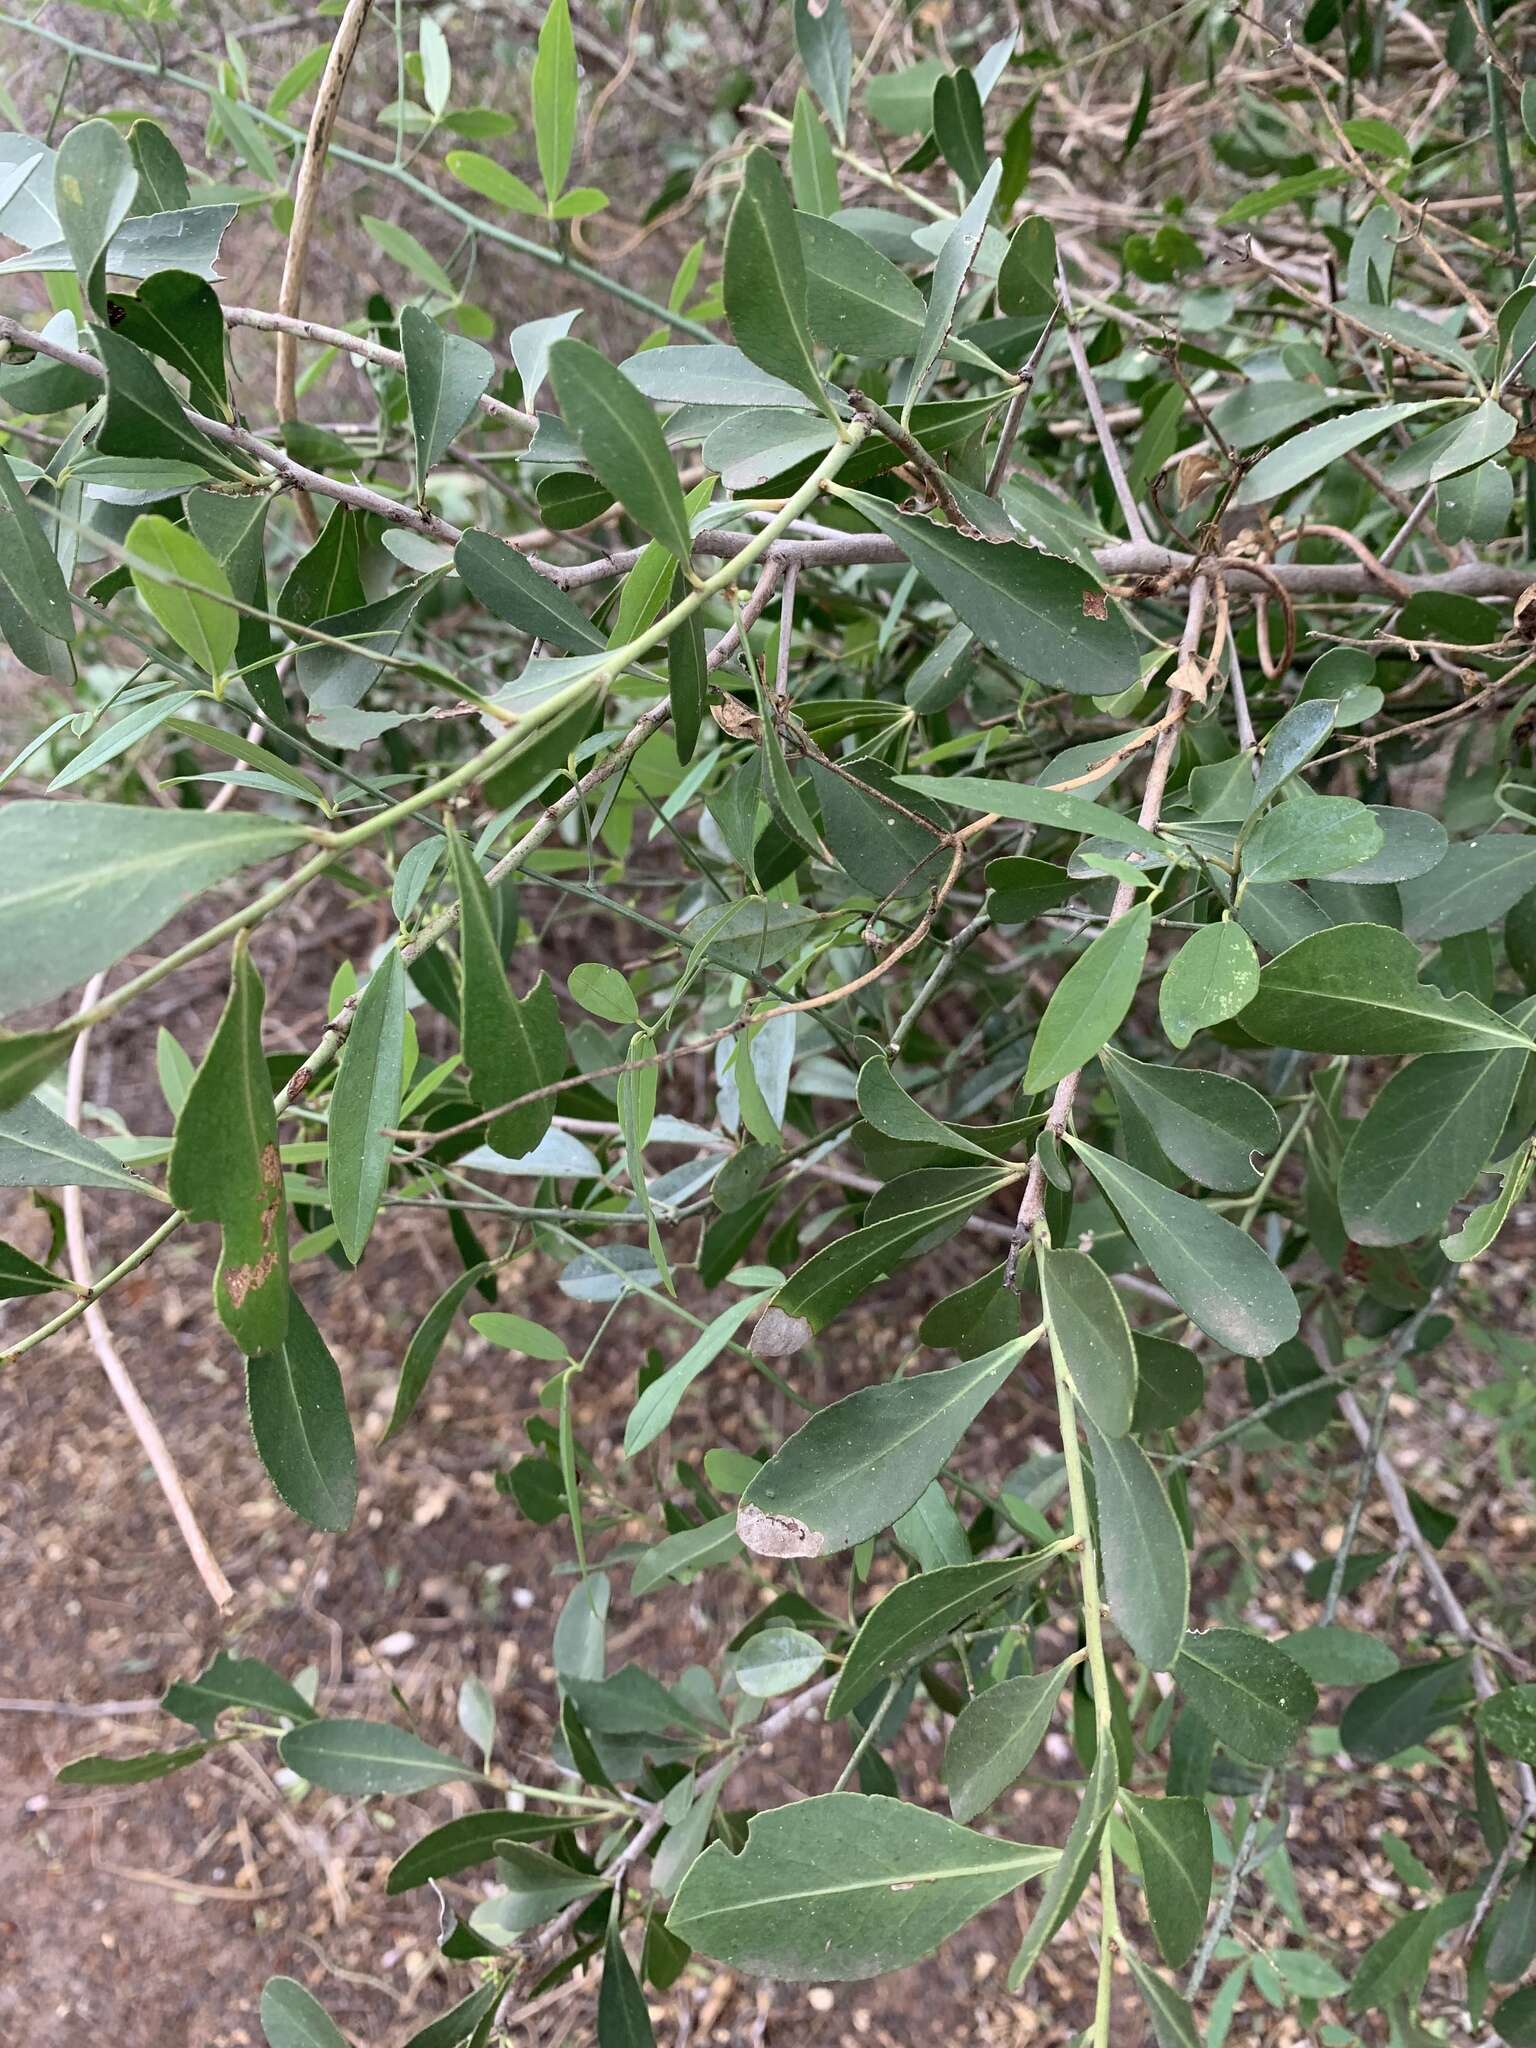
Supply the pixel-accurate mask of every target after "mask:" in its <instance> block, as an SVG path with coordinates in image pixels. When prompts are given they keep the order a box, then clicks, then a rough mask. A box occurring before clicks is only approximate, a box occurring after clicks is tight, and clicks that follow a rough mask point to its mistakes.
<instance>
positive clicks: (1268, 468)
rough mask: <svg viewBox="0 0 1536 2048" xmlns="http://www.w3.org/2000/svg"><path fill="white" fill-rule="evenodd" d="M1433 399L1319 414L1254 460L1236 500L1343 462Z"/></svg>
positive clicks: (1275, 492)
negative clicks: (1279, 445) (1281, 444)
mask: <svg viewBox="0 0 1536 2048" xmlns="http://www.w3.org/2000/svg"><path fill="white" fill-rule="evenodd" d="M1433 403H1434V401H1433V400H1432V399H1427V398H1419V399H1407V400H1404V401H1403V402H1402V403H1400V404H1397V405H1368V406H1363V407H1362V408H1361V409H1360V410H1359V411H1357V412H1352V413H1348V414H1346V416H1345V417H1344V418H1343V419H1337V420H1322V421H1320V422H1319V424H1318V425H1317V426H1315V427H1308V428H1307V429H1306V431H1305V432H1304V433H1301V434H1297V435H1296V436H1295V437H1294V439H1292V440H1289V441H1287V442H1286V443H1285V445H1284V447H1283V448H1276V449H1275V450H1273V452H1272V453H1270V454H1268V455H1266V456H1265V457H1264V458H1263V459H1262V461H1259V462H1257V463H1255V464H1254V466H1253V468H1252V469H1251V470H1249V472H1248V474H1247V476H1245V477H1244V478H1243V481H1242V482H1241V483H1240V484H1239V485H1238V488H1237V494H1236V496H1235V498H1234V499H1233V503H1234V505H1258V504H1261V503H1262V502H1263V501H1264V499H1266V498H1278V497H1279V496H1280V495H1281V494H1282V493H1283V492H1285V491H1293V490H1294V489H1295V488H1296V486H1297V485H1298V484H1304V483H1306V482H1307V481H1308V480H1309V479H1310V478H1312V477H1314V476H1316V475H1317V474H1318V472H1319V471H1320V470H1324V469H1327V468H1328V467H1329V466H1330V465H1331V464H1333V463H1335V462H1341V461H1342V460H1343V459H1344V457H1345V456H1346V455H1348V454H1349V453H1350V452H1351V451H1352V450H1353V449H1356V448H1360V447H1363V446H1364V444H1365V443H1366V442H1367V441H1372V440H1374V439H1375V438H1376V436H1377V435H1378V434H1384V433H1385V432H1386V431H1387V429H1388V427H1395V426H1396V425H1397V424H1398V423H1399V422H1400V421H1402V420H1408V419H1412V418H1413V417H1414V415H1415V414H1416V413H1421V412H1425V411H1427V410H1428V408H1429V406H1430V405H1432V404H1433Z"/></svg>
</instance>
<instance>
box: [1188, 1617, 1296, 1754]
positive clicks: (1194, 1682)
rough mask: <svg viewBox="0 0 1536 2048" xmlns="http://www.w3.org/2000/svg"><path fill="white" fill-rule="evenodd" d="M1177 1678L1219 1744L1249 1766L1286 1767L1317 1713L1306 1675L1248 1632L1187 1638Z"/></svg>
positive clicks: (1222, 1631)
mask: <svg viewBox="0 0 1536 2048" xmlns="http://www.w3.org/2000/svg"><path fill="white" fill-rule="evenodd" d="M1173 1676H1174V1681H1175V1683H1176V1684H1177V1685H1178V1687H1179V1689H1180V1691H1181V1692H1182V1693H1183V1694H1184V1696H1185V1698H1186V1699H1187V1700H1188V1701H1189V1704H1190V1705H1191V1706H1192V1707H1193V1708H1194V1710H1195V1712H1196V1713H1197V1714H1198V1715H1199V1716H1200V1718H1201V1720H1202V1721H1204V1722H1205V1723H1206V1724H1207V1725H1208V1726H1209V1728H1210V1729H1211V1731H1212V1733H1213V1734H1214V1735H1215V1736H1216V1739H1217V1740H1218V1741H1219V1742H1222V1743H1224V1744H1225V1745H1226V1747H1227V1748H1228V1749H1230V1750H1231V1751H1232V1753H1233V1754H1234V1755H1235V1756H1240V1757H1242V1758H1244V1759H1245V1760H1246V1761H1247V1762H1248V1763H1251V1764H1279V1763H1284V1761H1285V1759H1286V1758H1287V1757H1288V1756H1289V1755H1290V1753H1291V1750H1292V1749H1293V1747H1294V1746H1295V1744H1296V1741H1297V1738H1298V1737H1299V1736H1300V1734H1301V1731H1302V1730H1303V1728H1305V1727H1306V1725H1307V1723H1308V1722H1309V1721H1310V1720H1311V1718H1312V1716H1313V1715H1314V1714H1315V1713H1316V1712H1317V1688H1316V1687H1315V1686H1314V1685H1313V1683H1312V1681H1311V1679H1310V1678H1308V1676H1307V1674H1306V1673H1305V1672H1304V1671H1303V1670H1302V1669H1301V1668H1300V1666H1299V1665H1297V1664H1294V1663H1293V1662H1292V1661H1291V1659H1290V1658H1289V1657H1287V1656H1286V1654H1285V1652H1284V1651H1283V1650H1280V1649H1277V1648H1276V1647H1275V1645H1274V1644H1273V1643H1271V1642H1266V1641H1265V1639H1264V1637H1263V1636H1255V1635H1250V1634H1248V1633H1247V1631H1246V1630H1242V1629H1235V1628H1216V1629H1209V1630H1207V1631H1206V1632H1205V1633H1204V1634H1198V1633H1197V1634H1193V1635H1188V1636H1186V1637H1185V1639H1184V1648H1183V1650H1182V1652H1181V1653H1180V1656H1179V1660H1178V1663H1177V1664H1176V1665H1175V1666H1174V1672H1173Z"/></svg>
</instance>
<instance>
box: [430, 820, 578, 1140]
mask: <svg viewBox="0 0 1536 2048" xmlns="http://www.w3.org/2000/svg"><path fill="white" fill-rule="evenodd" d="M449 859H450V862H451V864H452V868H453V876H454V882H455V886H456V887H457V890H458V896H459V907H460V913H461V915H460V923H459V957H460V960H461V962H462V965H463V969H464V984H463V989H462V992H461V995H460V1007H459V1036H460V1041H461V1043H462V1045H463V1048H464V1059H465V1063H466V1065H467V1066H468V1068H469V1074H470V1091H471V1093H472V1095H473V1097H474V1100H475V1103H476V1105H477V1107H478V1108H480V1109H499V1108H500V1107H501V1105H502V1104H503V1103H505V1102H511V1101H514V1100H515V1099H516V1097H518V1096H519V1095H524V1094H527V1093H528V1092H529V1091H530V1090H532V1089H535V1088H545V1087H548V1086H550V1085H551V1084H552V1083H553V1082H555V1081H558V1080H559V1079H560V1077H561V1075H562V1074H563V1073H564V1071H565V1059H566V1049H565V1031H564V1028H563V1027H562V1025H561V1022H560V1012H559V1009H558V1007H557V1005H556V1002H555V993H554V990H553V988H552V987H551V986H550V980H549V976H548V975H547V974H541V975H540V976H539V978H538V980H537V981H536V982H535V983H534V985H533V987H532V988H531V989H530V990H529V992H528V994H527V995H526V996H523V997H518V996H515V995H514V994H513V993H512V989H511V986H510V985H509V983H508V981H507V970H506V968H505V967H504V966H503V965H502V958H501V947H500V945H499V943H498V940H497V934H496V926H495V922H494V919H493V917H492V912H491V894H490V890H489V889H488V888H487V886H486V881H485V877H484V875H483V874H482V873H481V872H480V866H479V863H478V862H477V861H476V859H475V856H474V854H473V852H472V851H471V850H470V848H469V847H468V846H467V845H466V844H465V842H464V841H463V840H462V839H461V838H460V837H459V836H458V835H457V834H454V835H453V837H452V838H451V839H450V841H449ZM554 1108H555V1105H554V1098H553V1097H552V1096H546V1097H544V1099H543V1100H542V1101H539V1102H528V1103H524V1104H523V1106H522V1107H521V1108H520V1109H514V1110H509V1111H507V1112H506V1114H504V1115H502V1116H499V1117H497V1118H496V1120H495V1122H494V1123H493V1124H492V1125H491V1127H490V1142H491V1144H492V1146H493V1147H494V1148H495V1149H496V1150H497V1151H498V1152H500V1153H502V1154H503V1155H504V1156H505V1157H507V1158H509V1159H521V1158H522V1157H523V1155H524V1154H525V1153H528V1152H531V1151H532V1150H533V1148H534V1146H535V1145H537V1144H538V1142H539V1140H540V1138H542V1137H543V1135H544V1133H545V1132H546V1131H547V1130H548V1129H549V1125H550V1119H551V1117H552V1116H553V1115H554Z"/></svg>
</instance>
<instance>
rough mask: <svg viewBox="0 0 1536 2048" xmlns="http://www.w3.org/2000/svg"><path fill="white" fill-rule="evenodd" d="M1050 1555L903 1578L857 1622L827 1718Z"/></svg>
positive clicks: (1022, 1581)
mask: <svg viewBox="0 0 1536 2048" xmlns="http://www.w3.org/2000/svg"><path fill="white" fill-rule="evenodd" d="M1051 1555H1052V1553H1049V1552H1044V1551H1041V1552H1034V1553H1032V1554H1031V1555H1029V1556H1027V1557H1010V1558H999V1559H997V1560H995V1561H992V1560H987V1561H983V1562H981V1563H978V1564H954V1565H943V1566H941V1567H940V1569H939V1570H938V1571H933V1572H919V1573H918V1575H917V1577H916V1578H913V1579H906V1580H904V1581H903V1582H902V1584H901V1585H899V1586H897V1587H895V1588H894V1589H893V1590H892V1591H891V1592H889V1593H887V1594H886V1596H885V1598H884V1599H883V1600H882V1601H881V1602H880V1603H879V1605H878V1606H877V1607H875V1608H873V1609H871V1611H870V1612H869V1613H868V1614H867V1615H866V1616H865V1617H864V1620H863V1621H862V1622H861V1623H860V1625H859V1632H858V1634H857V1635H856V1636H855V1637H854V1639H853V1647H852V1648H851V1649H850V1650H849V1652H848V1655H847V1658H846V1660H845V1661H844V1664H843V1668H842V1670H841V1672H840V1673H839V1674H838V1680H837V1684H836V1686H835V1687H834V1688H833V1692H832V1697H831V1698H830V1699H829V1700H828V1702H827V1719H828V1720H829V1721H837V1720H840V1719H841V1718H842V1716H843V1715H844V1714H848V1713H851V1712H852V1711H853V1709H854V1708H855V1707H857V1706H859V1705H861V1704H862V1703H863V1702H864V1701H865V1700H866V1699H868V1698H869V1697H870V1695H871V1694H872V1693H873V1692H874V1690H875V1688H876V1687H877V1686H878V1685H880V1684H881V1683H882V1682H883V1681H884V1680H886V1679H888V1678H890V1677H892V1676H893V1675H894V1674H895V1673H897V1672H899V1671H906V1670H908V1669H909V1668H910V1667H911V1666H912V1665H913V1664H916V1663H918V1662H919V1661H920V1660H921V1659H922V1658H924V1657H927V1656H929V1655H931V1653H932V1652H933V1651H934V1650H936V1649H937V1648H938V1647H939V1645H940V1644H941V1643H944V1642H947V1641H948V1640H949V1638H950V1636H951V1635H952V1634H953V1633H954V1631H955V1630H956V1629H957V1628H960V1627H963V1626H964V1624H965V1623H966V1622H968V1621H972V1620H974V1618H975V1617H976V1616H977V1615H978V1614H981V1613H983V1612H985V1610H986V1609H987V1608H989V1607H994V1606H996V1604H997V1603H998V1601H999V1600H1002V1599H1004V1598H1005V1597H1006V1596H1007V1595H1008V1594H1010V1593H1014V1592H1018V1591H1019V1590H1020V1589H1021V1588H1023V1587H1024V1586H1026V1585H1028V1584H1029V1582H1030V1581H1031V1580H1032V1579H1035V1578H1037V1577H1038V1576H1039V1575H1040V1573H1041V1572H1042V1571H1043V1570H1044V1568H1045V1566H1046V1564H1047V1563H1049V1561H1050V1557H1051Z"/></svg>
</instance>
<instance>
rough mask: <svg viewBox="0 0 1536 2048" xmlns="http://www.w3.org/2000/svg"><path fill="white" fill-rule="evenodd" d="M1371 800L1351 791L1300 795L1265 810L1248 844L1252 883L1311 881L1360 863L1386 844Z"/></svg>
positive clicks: (1245, 850)
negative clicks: (1359, 800)
mask: <svg viewBox="0 0 1536 2048" xmlns="http://www.w3.org/2000/svg"><path fill="white" fill-rule="evenodd" d="M1382 837H1383V835H1382V830H1381V827H1380V826H1379V825H1378V824H1377V822H1376V820H1375V818H1374V817H1373V816H1372V815H1371V812H1370V811H1369V809H1368V808H1367V807H1366V805H1364V804H1361V803H1356V802H1355V800H1354V798H1353V797H1348V796H1298V797H1293V798H1292V799H1291V800H1290V801H1289V802H1288V803H1279V804H1276V805H1274V807H1273V808H1272V809H1270V810H1268V811H1266V812H1265V814H1264V816H1263V817H1262V818H1261V819H1260V820H1259V822H1258V824H1257V825H1256V826H1255V827H1254V830H1253V833H1252V836H1251V837H1250V838H1249V839H1248V841H1247V843H1246V845H1245V846H1244V848H1243V866H1242V871H1243V875H1244V877H1245V878H1246V879H1247V880H1248V881H1249V882H1251V883H1267V882H1305V881H1308V880H1310V879H1311V877H1312V876H1314V875H1335V874H1338V873H1339V872H1340V871H1341V870H1342V869H1346V868H1354V867H1358V866H1359V865H1360V863H1361V862H1362V861H1367V860H1369V859H1370V858H1371V856H1372V854H1375V853H1379V852H1380V850H1381V846H1382Z"/></svg>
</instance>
